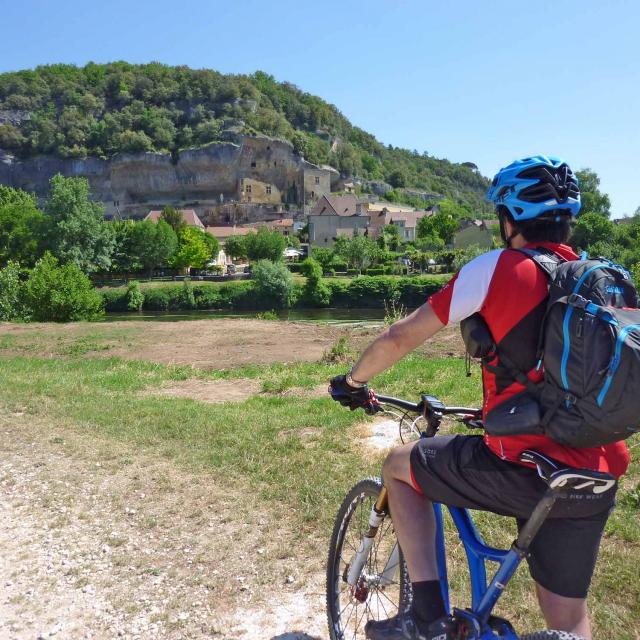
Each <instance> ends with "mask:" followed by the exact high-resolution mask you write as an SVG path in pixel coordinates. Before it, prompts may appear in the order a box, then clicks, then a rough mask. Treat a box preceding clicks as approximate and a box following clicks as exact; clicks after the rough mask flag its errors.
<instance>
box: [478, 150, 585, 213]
mask: <svg viewBox="0 0 640 640" xmlns="http://www.w3.org/2000/svg"><path fill="white" fill-rule="evenodd" d="M487 200H489V201H490V202H493V203H495V205H496V207H498V206H500V205H502V206H504V207H506V208H507V209H508V210H509V212H510V213H511V215H512V216H513V220H514V222H516V223H517V222H518V221H520V220H533V219H534V218H542V217H546V216H547V215H548V214H551V216H553V215H557V214H558V210H561V211H563V212H568V213H570V214H571V215H572V216H576V215H578V211H580V188H579V186H578V178H576V176H574V175H573V172H572V171H571V169H570V167H569V165H568V164H567V163H566V162H564V161H562V160H561V159H560V158H556V157H555V156H532V157H530V158H523V159H522V160H516V161H515V162H512V163H511V164H510V165H509V166H507V167H504V168H503V169H500V171H498V173H497V174H496V176H495V178H494V179H493V182H492V183H491V186H490V187H489V191H487Z"/></svg>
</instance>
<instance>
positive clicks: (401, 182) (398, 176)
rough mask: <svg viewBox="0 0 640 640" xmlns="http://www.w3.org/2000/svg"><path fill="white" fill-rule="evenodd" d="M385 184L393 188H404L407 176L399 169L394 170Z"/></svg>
mask: <svg viewBox="0 0 640 640" xmlns="http://www.w3.org/2000/svg"><path fill="white" fill-rule="evenodd" d="M387 182H388V183H389V184H390V185H391V186H392V187H393V188H394V189H397V188H398V187H406V186H407V176H406V174H405V173H404V171H402V170H401V169H396V170H395V171H392V172H391V173H390V174H389V177H388V179H387Z"/></svg>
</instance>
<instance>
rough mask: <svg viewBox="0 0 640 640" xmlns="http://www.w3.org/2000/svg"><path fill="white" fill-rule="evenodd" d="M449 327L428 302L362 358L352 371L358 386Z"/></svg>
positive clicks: (370, 347)
mask: <svg viewBox="0 0 640 640" xmlns="http://www.w3.org/2000/svg"><path fill="white" fill-rule="evenodd" d="M444 326H445V325H444V324H443V323H442V322H441V321H440V319H439V318H438V316H437V315H436V314H435V312H434V310H433V309H432V308H431V305H430V304H429V303H428V302H427V303H425V304H423V305H422V306H421V307H420V308H419V309H416V310H415V311H414V312H413V313H412V314H410V315H408V316H407V317H406V318H403V319H402V320H398V322H396V323H394V324H392V325H391V326H390V327H389V328H388V329H385V330H384V331H383V332H382V333H381V334H380V335H379V336H378V337H377V338H376V339H375V340H374V341H373V342H372V343H371V344H370V345H369V346H368V347H367V348H366V350H365V352H364V353H363V354H362V356H360V359H359V360H358V362H357V363H356V364H355V365H354V366H353V369H352V370H351V377H352V379H353V380H354V381H357V382H367V381H368V380H371V378H373V377H374V376H375V375H377V374H379V373H381V372H382V371H385V370H386V369H388V368H389V367H391V366H392V365H394V364H395V363H396V362H398V360H401V359H402V358H403V357H404V356H406V355H407V354H408V353H410V352H411V351H413V350H414V349H415V348H416V347H418V346H420V345H421V344H422V343H423V342H424V341H425V340H428V339H429V338H430V337H431V336H432V335H434V334H435V333H437V332H438V331H440V329H442V328H443V327H444Z"/></svg>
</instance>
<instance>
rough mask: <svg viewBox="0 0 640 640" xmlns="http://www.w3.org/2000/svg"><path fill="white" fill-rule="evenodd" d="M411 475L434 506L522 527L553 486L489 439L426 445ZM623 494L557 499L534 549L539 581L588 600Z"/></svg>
mask: <svg viewBox="0 0 640 640" xmlns="http://www.w3.org/2000/svg"><path fill="white" fill-rule="evenodd" d="M411 473H412V476H413V478H414V481H415V483H416V484H417V485H418V487H419V488H420V489H421V490H422V492H423V493H424V495H425V496H426V497H427V498H429V499H430V500H432V501H433V502H440V503H442V504H446V505H450V506H454V507H465V508H468V509H478V510H481V511H491V512H493V513H497V514H500V515H504V516H511V517H514V518H516V520H517V523H518V528H520V527H521V526H522V525H523V524H524V522H526V519H527V518H528V517H529V515H530V514H531V512H532V511H533V509H534V507H535V506H536V504H537V503H538V501H539V500H540V498H541V497H542V496H543V495H544V493H545V491H546V489H547V485H546V483H545V482H544V481H543V480H541V479H540V478H539V477H538V474H537V471H536V470H535V469H532V468H529V467H525V466H522V465H519V464H514V463H512V462H507V461H505V460H501V459H500V458H499V457H498V456H496V455H495V454H494V453H493V452H492V451H491V450H490V449H489V448H488V447H487V446H486V445H485V444H484V442H483V440H482V437H481V436H439V437H436V438H423V439H421V440H419V441H418V442H417V443H416V446H415V447H414V448H413V449H412V451H411ZM616 489H617V487H613V488H612V489H610V490H609V491H607V492H606V493H604V494H600V495H594V494H592V493H575V492H572V493H571V494H570V495H568V496H561V497H560V498H559V499H558V500H557V501H556V504H555V505H554V507H553V509H552V511H551V513H550V514H549V517H548V518H547V519H546V520H545V522H544V524H543V525H542V527H541V529H540V531H539V532H538V533H537V535H536V536H535V538H534V539H533V542H532V544H531V548H530V556H529V558H528V562H529V570H530V572H531V576H532V577H533V579H534V580H535V581H536V582H537V583H538V584H540V585H542V586H543V587H544V588H545V589H548V590H549V591H551V592H553V593H556V594H558V595H561V596H565V597H568V598H585V597H586V596H587V591H588V590H589V585H590V583H591V576H592V575H593V570H594V568H595V564H596V560H597V557H598V549H599V546H600V539H601V537H602V531H603V530H604V526H605V524H606V522H607V518H608V517H609V513H610V512H611V508H612V507H613V505H614V501H615V493H616Z"/></svg>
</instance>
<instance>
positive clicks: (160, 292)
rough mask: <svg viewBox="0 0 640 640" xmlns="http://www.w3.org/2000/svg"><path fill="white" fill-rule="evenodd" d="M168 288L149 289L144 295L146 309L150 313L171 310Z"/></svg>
mask: <svg viewBox="0 0 640 640" xmlns="http://www.w3.org/2000/svg"><path fill="white" fill-rule="evenodd" d="M167 289H168V287H154V288H150V289H147V290H146V291H145V294H144V308H145V309H148V310H149V311H167V310H168V309H169V295H168V293H167Z"/></svg>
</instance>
